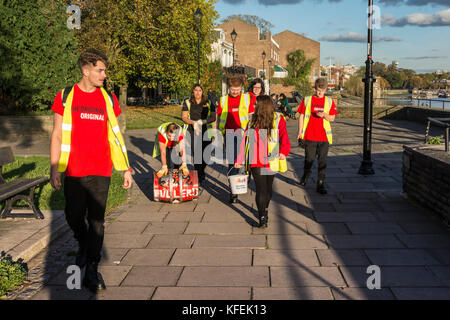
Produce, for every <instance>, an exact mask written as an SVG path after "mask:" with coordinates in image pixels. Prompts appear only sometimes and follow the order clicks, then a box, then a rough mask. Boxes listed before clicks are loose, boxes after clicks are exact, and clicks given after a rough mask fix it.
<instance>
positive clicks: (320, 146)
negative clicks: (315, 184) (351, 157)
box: [303, 140, 330, 181]
mask: <svg viewBox="0 0 450 320" xmlns="http://www.w3.org/2000/svg"><path fill="white" fill-rule="evenodd" d="M329 145H330V144H329V143H328V142H322V141H310V140H305V167H304V171H303V174H304V175H308V176H309V175H310V174H311V168H312V166H313V164H314V160H315V159H316V156H317V158H318V169H317V171H318V174H317V178H318V180H322V181H323V180H325V173H326V170H327V156H328V148H329Z"/></svg>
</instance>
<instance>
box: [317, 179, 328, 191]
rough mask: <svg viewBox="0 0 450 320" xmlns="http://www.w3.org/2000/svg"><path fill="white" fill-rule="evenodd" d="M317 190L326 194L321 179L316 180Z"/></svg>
mask: <svg viewBox="0 0 450 320" xmlns="http://www.w3.org/2000/svg"><path fill="white" fill-rule="evenodd" d="M317 192H318V193H320V194H327V189H325V183H324V182H323V180H319V181H318V182H317Z"/></svg>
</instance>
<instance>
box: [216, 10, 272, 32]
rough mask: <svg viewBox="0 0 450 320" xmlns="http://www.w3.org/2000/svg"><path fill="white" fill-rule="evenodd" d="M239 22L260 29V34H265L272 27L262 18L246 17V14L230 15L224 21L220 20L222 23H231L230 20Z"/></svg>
mask: <svg viewBox="0 0 450 320" xmlns="http://www.w3.org/2000/svg"><path fill="white" fill-rule="evenodd" d="M234 19H237V20H241V21H243V22H245V23H248V24H250V25H252V26H255V27H258V28H259V29H260V32H261V33H262V34H264V35H265V34H266V33H267V31H270V30H271V29H272V28H273V27H274V25H273V24H271V23H270V22H269V21H267V20H264V19H263V18H260V17H258V16H253V15H248V14H232V15H231V16H228V17H226V18H224V19H222V23H225V22H228V21H231V20H234Z"/></svg>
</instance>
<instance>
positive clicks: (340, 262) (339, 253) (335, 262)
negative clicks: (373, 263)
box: [316, 249, 370, 267]
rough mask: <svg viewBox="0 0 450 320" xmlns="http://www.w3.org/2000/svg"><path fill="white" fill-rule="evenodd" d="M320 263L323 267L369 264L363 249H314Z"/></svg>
mask: <svg viewBox="0 0 450 320" xmlns="http://www.w3.org/2000/svg"><path fill="white" fill-rule="evenodd" d="M316 253H317V256H318V257H319V261H320V265H321V266H324V267H335V266H368V265H370V262H369V259H367V257H366V255H365V254H364V251H363V250H357V249H340V250H322V249H321V250H316Z"/></svg>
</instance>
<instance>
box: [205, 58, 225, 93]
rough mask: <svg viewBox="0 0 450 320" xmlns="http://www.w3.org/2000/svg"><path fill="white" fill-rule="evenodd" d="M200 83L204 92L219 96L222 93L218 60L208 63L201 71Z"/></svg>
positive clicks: (220, 70)
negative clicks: (210, 91)
mask: <svg viewBox="0 0 450 320" xmlns="http://www.w3.org/2000/svg"><path fill="white" fill-rule="evenodd" d="M200 83H201V84H202V86H203V89H204V90H205V93H207V92H208V90H212V91H214V92H216V94H220V93H221V92H222V65H221V63H220V61H219V60H216V61H213V62H210V63H208V64H207V65H206V67H205V68H204V69H203V74H202V75H201V77H200Z"/></svg>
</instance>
